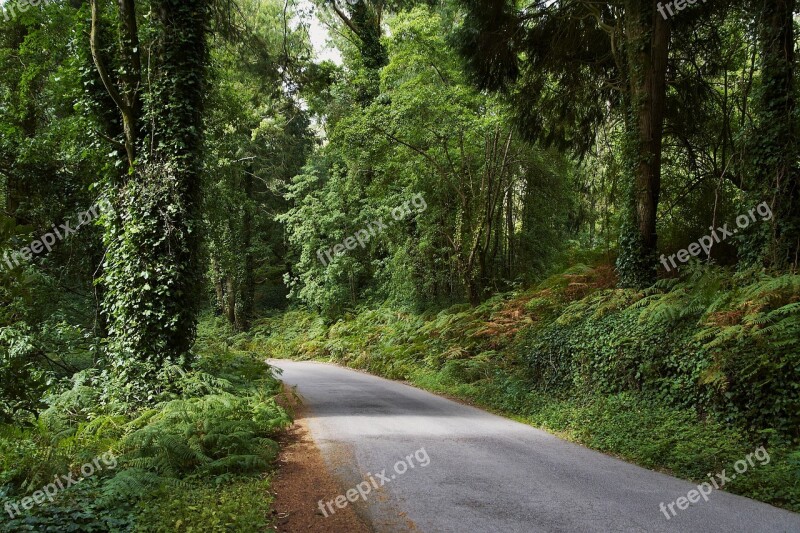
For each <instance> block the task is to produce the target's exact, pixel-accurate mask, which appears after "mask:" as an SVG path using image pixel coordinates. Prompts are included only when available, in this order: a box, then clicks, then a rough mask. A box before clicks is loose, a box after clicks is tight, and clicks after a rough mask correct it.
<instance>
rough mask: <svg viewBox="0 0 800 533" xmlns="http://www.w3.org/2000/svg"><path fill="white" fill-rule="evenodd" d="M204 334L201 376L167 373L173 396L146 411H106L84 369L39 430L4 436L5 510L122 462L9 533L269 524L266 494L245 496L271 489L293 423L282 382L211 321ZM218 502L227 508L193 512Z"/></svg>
mask: <svg viewBox="0 0 800 533" xmlns="http://www.w3.org/2000/svg"><path fill="white" fill-rule="evenodd" d="M201 332H202V334H203V336H202V337H201V339H200V342H199V343H198V345H197V351H198V353H199V354H200V356H199V357H198V359H197V360H196V362H195V368H194V369H193V370H192V371H190V372H185V371H183V370H182V369H180V368H178V367H173V368H172V369H170V372H173V373H174V376H173V377H172V381H173V382H174V383H175V384H176V392H175V393H173V395H172V397H171V398H170V397H165V398H166V400H165V401H163V402H161V403H157V404H155V405H154V406H152V407H151V408H149V409H146V410H140V411H132V410H131V409H130V406H124V407H125V408H123V409H120V406H118V405H116V404H104V403H103V402H102V401H101V398H102V396H103V392H104V391H103V386H102V384H101V382H100V379H99V378H100V374H99V373H97V372H96V371H85V372H82V373H78V374H76V375H75V376H74V377H73V379H72V381H71V383H70V386H69V387H65V390H64V392H62V393H60V394H57V395H53V396H52V397H51V398H50V399H49V404H50V407H49V408H48V409H46V410H45V411H43V412H42V413H41V415H40V417H39V421H38V423H37V424H36V425H35V426H33V427H31V428H28V429H25V430H22V429H17V428H15V427H14V426H0V472H2V474H1V475H0V500H3V501H5V500H7V499H8V500H14V501H18V500H19V499H21V498H22V497H24V496H26V495H27V494H29V493H31V492H33V491H36V490H38V489H40V488H41V487H43V486H45V485H46V484H48V483H50V482H51V481H52V480H53V477H54V476H55V475H59V474H64V473H66V472H70V471H72V472H76V471H77V469H78V468H80V466H81V465H83V464H86V463H88V462H91V461H92V459H93V458H95V457H99V456H101V455H102V454H104V453H106V452H108V451H109V450H110V451H111V452H113V454H114V455H115V457H116V458H117V459H116V464H115V465H113V467H109V468H106V469H105V470H103V471H101V472H99V473H98V474H96V475H95V476H94V477H92V478H90V479H86V480H84V481H82V482H81V483H80V484H78V485H76V486H74V487H71V488H69V489H66V490H64V491H61V492H59V493H58V494H57V496H56V499H55V501H54V502H53V503H52V504H50V503H45V504H43V505H40V506H37V507H35V508H34V509H33V510H31V511H30V512H28V513H26V514H25V515H23V516H20V517H17V518H16V519H15V520H12V521H10V522H9V523H8V524H4V525H3V526H0V530H2V531H6V530H7V531H19V530H37V531H38V530H41V531H51V530H56V529H55V528H57V527H61V528H67V530H80V531H109V530H114V531H162V530H165V529H164V528H165V527H167V526H165V525H164V524H166V523H167V522H165V521H164V520H163V519H164V517H165V516H170V520H171V521H170V522H169V523H170V524H172V526H174V527H175V528H177V530H194V531H197V530H198V529H197V528H198V527H199V526H198V524H201V523H202V522H201V520H202V519H207V520H208V523H209V524H211V525H213V527H214V528H216V529H213V530H214V531H216V530H220V531H222V530H226V529H225V527H238V528H239V529H236V530H244V529H246V528H244V529H242V528H243V524H245V523H247V521H248V520H253V521H254V522H253V523H254V524H266V523H267V522H266V520H267V518H268V515H267V514H266V512H265V507H266V506H267V505H268V503H269V502H268V500H267V499H265V494H266V490H263V491H260V492H253V493H251V494H250V495H249V496H247V497H244V493H245V492H246V491H247V490H254V489H255V488H260V489H264V487H265V485H266V484H267V483H268V481H265V480H263V479H262V478H261V476H262V475H263V474H264V472H266V471H268V470H269V469H270V468H271V464H272V463H273V462H274V459H275V457H276V456H277V451H278V445H277V443H276V442H275V441H274V440H273V438H274V437H275V436H276V435H277V433H278V432H279V431H281V430H282V429H283V428H285V427H286V426H287V425H289V424H290V423H291V419H290V418H289V416H288V414H287V413H286V411H284V410H283V409H282V408H281V407H279V406H278V404H277V403H276V400H275V396H276V394H278V393H279V392H280V390H281V386H280V383H279V382H278V381H277V380H276V379H275V378H274V376H273V372H272V369H271V368H269V367H268V366H267V365H265V364H264V363H263V359H261V358H256V357H255V356H254V355H253V354H252V353H250V352H248V351H242V350H238V349H232V348H231V347H230V345H229V344H228V343H227V342H225V341H222V342H221V341H220V339H221V338H223V337H224V330H220V329H217V328H216V327H215V326H214V325H213V324H212V323H204V324H203V327H202V328H201ZM120 410H121V411H122V414H119V413H115V412H114V411H120ZM209 484H211V485H212V486H209ZM178 493H180V494H181V496H180V497H178V498H175V497H172V498H167V497H165V494H171V495H174V494H178ZM213 501H218V502H219V504H220V507H218V508H217V507H216V506H212V505H210V504H208V505H207V508H205V509H204V510H203V512H202V513H195V512H191V510H192V509H196V508H200V507H197V506H202V504H203V502H205V503H208V502H213ZM182 504H185V505H187V507H186V508H185V509H183V510H182V512H181V513H176V512H175V507H176V506H178V505H182ZM173 519H174V520H173ZM151 520H156V521H157V522H151ZM179 521H182V522H181V523H180V524H179V523H178V522H179ZM3 527H5V528H7V529H2V528H3ZM181 527H183V528H184V529H181ZM159 528H161V529H159ZM60 530H63V529H60ZM209 530H210V529H209ZM227 530H230V529H227Z"/></svg>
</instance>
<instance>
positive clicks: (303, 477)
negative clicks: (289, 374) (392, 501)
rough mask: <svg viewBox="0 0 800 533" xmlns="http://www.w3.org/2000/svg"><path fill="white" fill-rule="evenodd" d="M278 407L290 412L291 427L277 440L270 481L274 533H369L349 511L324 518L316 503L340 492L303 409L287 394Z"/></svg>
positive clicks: (366, 527)
mask: <svg viewBox="0 0 800 533" xmlns="http://www.w3.org/2000/svg"><path fill="white" fill-rule="evenodd" d="M281 403H282V404H284V406H286V407H289V408H290V409H291V410H292V411H293V412H294V417H295V424H294V426H292V427H291V428H290V429H288V430H287V431H286V432H285V433H284V435H283V436H282V437H281V438H280V439H278V440H279V441H280V444H281V453H280V456H279V457H278V466H279V468H278V472H277V474H276V476H275V478H274V479H273V483H272V490H273V492H274V493H275V501H274V503H273V509H274V511H273V513H274V515H275V528H276V531H278V533H306V532H320V533H371V532H372V529H371V528H370V527H368V526H367V524H365V523H364V521H363V520H362V519H361V518H360V517H359V516H358V515H357V514H356V512H355V511H354V510H353V508H352V507H350V506H347V507H345V508H344V509H336V514H332V515H331V514H329V515H328V516H327V517H325V516H324V515H323V514H322V511H320V509H319V501H320V500H329V499H331V498H332V497H333V496H336V495H338V494H342V493H343V492H344V491H343V490H342V487H340V486H339V483H338V482H337V481H336V479H335V478H334V477H333V475H332V474H331V473H330V471H329V470H328V467H327V466H326V464H325V460H324V459H323V458H322V454H321V453H320V451H319V448H317V445H316V444H315V443H314V440H313V439H312V437H311V433H310V431H309V429H308V423H307V422H308V421H307V419H306V416H305V409H304V408H303V405H302V403H300V401H299V399H298V398H297V397H296V396H295V395H294V394H293V393H291V392H288V391H287V393H286V394H284V395H283V398H282V402H281Z"/></svg>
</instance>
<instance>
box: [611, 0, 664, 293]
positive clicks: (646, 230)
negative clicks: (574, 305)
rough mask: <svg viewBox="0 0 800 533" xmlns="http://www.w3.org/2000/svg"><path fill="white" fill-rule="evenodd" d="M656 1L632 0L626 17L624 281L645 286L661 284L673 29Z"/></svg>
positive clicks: (621, 264)
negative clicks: (661, 206)
mask: <svg viewBox="0 0 800 533" xmlns="http://www.w3.org/2000/svg"><path fill="white" fill-rule="evenodd" d="M656 5H657V2H656V1H654V0H628V3H627V8H628V9H627V11H626V14H625V18H626V21H625V22H626V23H625V31H626V46H627V62H628V65H627V70H628V76H629V95H628V102H629V104H630V120H629V121H628V125H629V126H628V127H629V129H630V130H631V131H629V132H628V134H629V150H630V151H629V153H626V157H628V158H631V160H630V163H631V167H632V174H633V175H632V177H631V183H630V189H629V194H630V199H629V200H630V201H631V205H630V212H628V213H627V216H628V217H629V218H630V220H628V221H626V224H627V225H628V227H627V229H626V230H623V233H625V232H626V231H627V232H628V234H627V235H623V241H624V242H621V243H620V244H621V246H620V248H621V250H620V256H621V257H620V261H619V262H618V270H619V271H620V281H621V284H622V285H623V286H631V287H645V286H648V285H651V284H652V283H653V282H655V280H656V264H657V263H656V255H657V244H658V234H657V231H656V220H657V215H658V202H659V195H660V193H661V153H662V138H663V132H664V115H665V110H666V106H665V103H666V76H667V60H668V57H669V41H670V29H669V24H668V22H667V21H665V20H664V19H663V18H662V17H661V16H660V15H659V14H658V12H657V10H656Z"/></svg>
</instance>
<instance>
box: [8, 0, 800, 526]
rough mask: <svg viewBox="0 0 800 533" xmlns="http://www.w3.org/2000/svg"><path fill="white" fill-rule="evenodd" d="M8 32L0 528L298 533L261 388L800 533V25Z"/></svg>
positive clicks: (147, 17) (786, 11) (121, 24)
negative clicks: (487, 418)
mask: <svg viewBox="0 0 800 533" xmlns="http://www.w3.org/2000/svg"><path fill="white" fill-rule="evenodd" d="M0 8H1V9H2V15H1V16H0V194H1V196H0V201H1V204H0V301H2V307H0V507H2V509H0V531H125V532H128V531H148V532H150V531H152V532H156V531H158V532H160V531H164V532H167V531H169V532H172V531H185V532H196V531H286V529H281V527H280V524H279V523H278V522H279V516H280V513H277V512H276V511H275V510H274V509H273V499H274V497H275V495H274V493H273V491H272V484H273V480H274V478H275V475H276V472H279V470H280V461H278V460H277V459H278V457H279V456H280V453H281V446H282V444H281V443H282V439H283V437H282V435H285V432H286V431H287V429H288V428H290V427H291V426H292V424H293V418H294V416H295V413H294V412H293V411H294V409H293V407H292V406H291V404H292V402H291V401H289V397H290V396H291V393H290V392H289V391H288V388H287V387H285V386H284V385H283V384H282V383H281V376H280V371H278V370H277V369H276V368H275V367H274V366H271V365H269V364H267V363H266V360H267V359H282V360H286V359H291V360H295V361H325V362H332V363H336V364H338V365H340V366H343V367H350V368H354V369H359V370H361V371H366V372H369V373H371V374H374V375H378V376H382V377H385V378H388V379H391V380H398V381H403V382H406V383H410V384H413V385H414V386H416V387H419V388H422V389H426V390H428V391H432V392H435V393H439V394H443V395H447V396H448V397H452V398H458V399H460V400H462V401H466V402H469V403H471V404H473V405H477V406H481V407H483V408H485V409H488V410H491V411H492V412H494V413H499V414H502V415H503V416H507V417H512V418H514V419H515V420H520V421H523V422H525V423H527V424H530V425H533V426H535V427H537V428H541V429H544V430H546V431H548V432H550V433H553V434H555V435H557V436H558V437H560V438H561V439H565V440H568V441H572V442H575V443H579V444H582V445H583V446H586V447H588V448H591V449H593V450H598V451H600V452H604V453H606V454H609V455H612V456H614V457H618V458H622V459H624V460H626V461H628V462H631V463H634V464H637V465H640V466H642V467H645V468H648V469H652V470H657V471H659V472H664V473H668V474H670V475H673V476H676V477H678V478H680V479H683V480H688V481H693V482H695V483H697V482H701V481H706V475H707V473H708V472H719V471H722V469H723V468H726V466H728V468H729V469H730V467H729V465H731V464H733V463H734V462H735V461H736V460H737V459H741V458H743V457H745V456H746V455H747V453H748V452H752V451H753V450H754V449H757V448H759V447H763V448H764V449H765V450H768V451H769V456H770V458H771V460H770V461H769V463H768V464H765V465H763V466H759V467H758V468H756V469H752V471H750V472H748V473H747V475H742V476H740V477H739V478H737V479H736V480H734V481H731V482H730V483H729V484H727V485H726V487H725V490H727V491H729V492H733V493H736V494H741V495H743V496H746V497H748V498H752V499H754V500H758V501H760V502H764V503H767V504H770V505H772V506H775V507H779V508H782V509H786V510H788V511H793V512H800V272H798V267H799V266H800V142H799V139H800V110H799V107H800V106H798V97H799V96H800V95H799V94H798V90H799V88H800V76H799V75H798V69H797V68H796V50H797V47H798V31H799V30H800V7H798V4H797V2H796V1H795V0H735V1H734V0H709V1H706V0H703V1H694V0H673V1H668V2H663V1H662V2H658V1H655V0H610V1H595V0H527V1H526V0H346V1H342V0H282V1H279V0H118V1H117V2H111V1H104V0H5V1H4V2H2V4H1V5H0ZM434 459H435V457H434ZM87 465H88V466H89V467H91V468H86V467H87ZM433 466H435V462H434V463H433ZM433 466H432V467H431V468H433ZM89 470H91V473H88V471H89ZM408 475H409V476H410V475H411V474H408ZM73 476H74V479H72V477H73ZM68 477H69V478H70V480H69V481H68V480H67V479H66V478H68ZM676 496H678V495H676ZM278 497H280V493H278ZM658 515H659V513H658V510H657V509H655V511H654V517H653V520H654V521H656V520H659V516H658ZM320 519H321V518H320ZM661 519H662V520H663V518H661ZM321 520H322V519H321ZM653 530H656V529H653ZM288 531H292V529H291V528H290V529H289V530H288ZM316 531H333V530H332V529H326V528H325V526H324V524H323V525H322V526H320V528H319V529H316ZM659 531H660V530H659Z"/></svg>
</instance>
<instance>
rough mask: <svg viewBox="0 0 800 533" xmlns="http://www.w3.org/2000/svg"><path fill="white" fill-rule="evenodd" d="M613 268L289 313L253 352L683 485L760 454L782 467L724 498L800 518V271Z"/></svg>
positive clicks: (257, 334) (263, 326)
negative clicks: (421, 398) (406, 301)
mask: <svg viewBox="0 0 800 533" xmlns="http://www.w3.org/2000/svg"><path fill="white" fill-rule="evenodd" d="M609 273H610V268H609V267H607V266H606V267H602V268H590V267H587V266H585V265H576V266H575V267H573V268H571V269H569V270H567V271H566V272H564V273H562V274H557V275H553V276H551V277H550V278H548V279H547V280H545V281H544V282H542V283H541V284H540V285H539V286H538V287H537V288H535V289H532V290H529V291H525V292H521V293H512V294H503V295H498V296H496V297H494V298H492V299H490V300H488V301H486V302H485V303H483V304H482V305H480V306H478V307H471V306H469V305H456V306H452V307H450V308H449V309H446V310H443V311H441V312H439V313H437V314H435V315H434V314H425V315H419V314H410V313H405V312H399V311H396V310H392V309H391V308H389V307H386V306H385V307H381V308H378V309H373V310H367V309H365V310H362V311H360V312H358V313H355V314H352V315H347V316H345V317H343V318H341V319H339V320H337V321H336V322H334V323H329V324H327V325H326V323H325V322H324V321H323V320H322V319H321V318H320V317H319V316H317V315H315V314H312V313H308V312H301V311H293V312H291V313H287V314H286V315H283V316H279V317H275V318H270V319H266V320H264V321H262V322H260V323H259V324H258V325H257V327H256V328H255V330H254V333H253V335H252V336H250V337H249V338H250V341H249V342H250V343H252V344H251V346H261V347H263V348H264V350H265V351H267V353H269V354H270V355H271V356H273V357H296V358H302V359H308V358H316V359H322V360H332V361H335V362H338V363H341V364H345V365H347V366H351V367H354V368H359V369H364V370H368V371H370V372H373V373H376V374H379V375H382V376H385V377H388V378H392V379H402V380H410V381H412V382H413V383H415V384H417V385H420V386H423V387H425V388H428V389H430V390H433V391H436V392H441V393H445V394H454V395H457V396H459V397H461V398H464V399H467V400H469V401H475V402H478V403H480V404H482V405H485V406H487V407H490V408H494V409H499V410H501V411H503V412H506V413H509V414H512V415H516V416H519V417H523V418H524V419H525V420H527V421H529V422H531V423H534V424H536V425H539V426H542V427H545V428H547V429H549V430H551V431H554V432H556V433H558V434H560V435H563V436H565V437H567V438H570V439H573V440H576V441H578V442H581V443H583V444H586V445H588V446H591V447H593V448H596V449H599V450H602V451H605V452H609V453H613V454H618V455H621V456H623V457H625V458H627V459H629V460H632V461H635V462H637V463H639V464H642V465H644V466H646V467H649V468H662V469H667V470H669V471H671V472H672V473H674V474H675V475H678V476H681V477H684V478H687V479H694V480H702V479H703V478H705V475H706V474H707V473H708V472H718V471H720V470H721V469H723V468H729V467H730V464H732V463H733V462H735V461H737V460H739V459H741V458H742V457H745V456H746V455H747V454H748V453H750V452H752V451H753V449H755V448H756V447H758V446H760V445H765V446H767V447H768V449H769V452H770V454H771V456H773V457H774V458H775V459H774V460H773V461H772V462H771V463H770V464H769V465H766V466H763V467H759V469H756V470H757V471H756V470H754V472H753V473H752V474H751V475H749V476H742V479H741V480H737V481H738V482H737V483H736V484H734V485H732V486H731V490H732V491H734V492H737V493H740V494H745V495H748V496H751V497H755V498H758V499H761V500H763V501H767V502H770V503H773V504H775V505H780V506H784V507H787V508H790V509H800V486H799V485H798V483H797V479H798V477H797V476H798V474H800V470H799V469H798V464H797V461H796V459H793V458H795V457H796V456H797V453H798V449H797V447H798V445H799V444H800V435H798V433H797V428H798V427H800V422H799V421H798V419H797V415H798V413H800V408H798V407H799V406H798V401H800V392H799V391H798V390H797V388H796V385H795V384H796V383H798V382H799V381H800V375H798V374H797V372H798V368H800V365H799V364H798V360H797V350H796V348H795V346H796V342H797V339H798V338H799V337H798V332H797V330H796V328H797V313H798V305H797V300H798V297H800V294H799V293H798V281H797V279H796V276H780V277H774V276H767V275H765V274H763V273H753V272H750V273H739V274H736V273H732V272H731V271H729V270H723V269H720V268H716V267H695V268H688V269H686V270H685V275H684V277H683V278H681V279H670V280H662V281H660V282H659V283H657V284H656V285H655V286H654V287H652V288H649V289H647V290H643V291H639V290H635V289H611V288H608V287H610V286H612V285H613V284H614V281H615V280H614V277H613V275H609ZM763 354H771V355H770V356H769V357H766V356H764V355H763ZM745 477H746V478H747V479H745Z"/></svg>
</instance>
